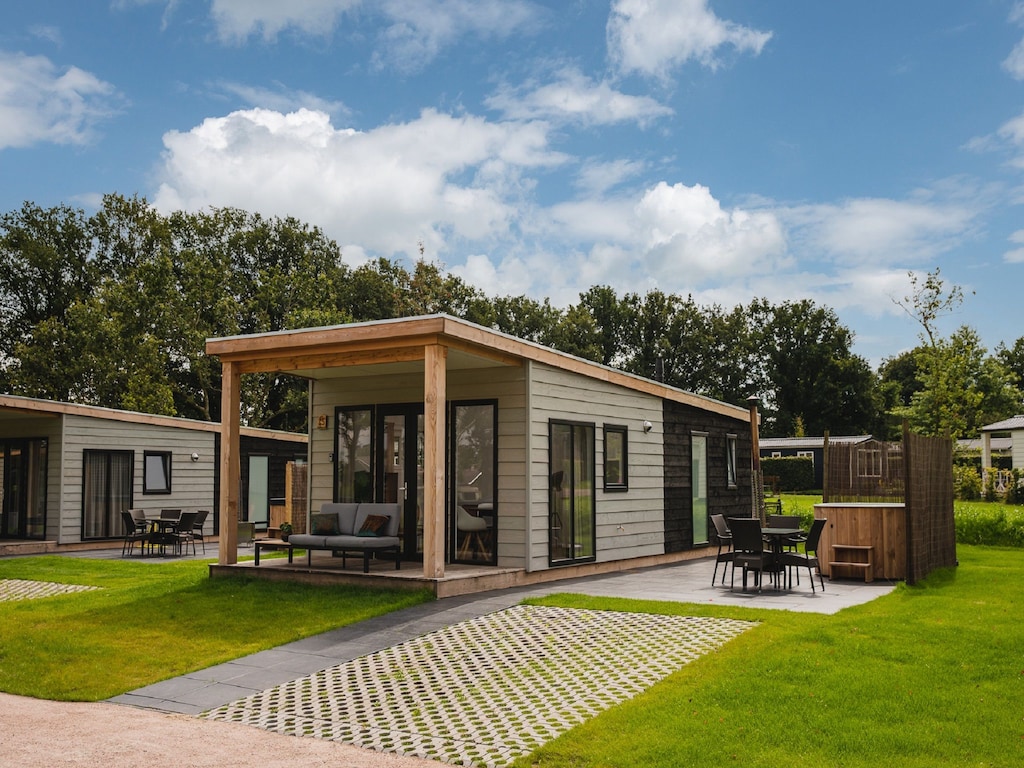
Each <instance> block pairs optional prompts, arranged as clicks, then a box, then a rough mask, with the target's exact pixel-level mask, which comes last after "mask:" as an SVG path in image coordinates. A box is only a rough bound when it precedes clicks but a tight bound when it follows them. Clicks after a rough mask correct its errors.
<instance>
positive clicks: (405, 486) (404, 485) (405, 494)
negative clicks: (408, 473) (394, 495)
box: [402, 483, 409, 501]
mask: <svg viewBox="0 0 1024 768" xmlns="http://www.w3.org/2000/svg"><path fill="white" fill-rule="evenodd" d="M408 500H409V483H402V501H408Z"/></svg>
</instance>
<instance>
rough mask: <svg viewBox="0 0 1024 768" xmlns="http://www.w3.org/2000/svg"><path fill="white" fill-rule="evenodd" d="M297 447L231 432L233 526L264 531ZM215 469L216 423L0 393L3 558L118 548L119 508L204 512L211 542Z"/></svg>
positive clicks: (290, 441)
mask: <svg viewBox="0 0 1024 768" xmlns="http://www.w3.org/2000/svg"><path fill="white" fill-rule="evenodd" d="M306 443H307V437H306V435H296V434H290V433H287V432H278V431H272V430H262V429H243V430H240V433H239V436H238V441H237V443H236V446H235V450H240V451H241V453H240V454H235V455H236V456H239V458H238V459H237V463H238V467H237V468H236V470H235V472H236V477H237V481H236V482H235V483H233V484H232V487H235V488H237V489H241V491H240V492H241V505H240V507H239V511H240V512H241V519H242V520H251V521H253V522H254V523H255V524H256V526H257V527H264V528H265V527H266V526H267V525H268V513H269V506H270V500H271V499H272V498H274V497H279V496H284V477H285V466H286V465H287V464H288V463H293V464H294V463H298V464H299V465H302V466H304V465H305V461H306ZM220 467H221V462H220V425H219V424H214V423H211V422H206V421H195V420H191V419H179V418H172V417H168V416H154V415H152V414H145V413H135V412H132V411H121V410H115V409H111V408H97V407H93V406H85V405H75V404H72V403H59V402H53V401H50V400H36V399H33V398H27V397H16V396H13V395H0V483H2V484H0V499H2V504H0V539H2V540H3V541H4V542H12V544H11V545H10V547H9V548H10V549H11V551H12V552H28V551H48V550H53V549H55V548H57V547H58V546H61V545H68V546H71V547H88V546H103V545H104V544H107V543H110V542H111V541H117V542H118V543H119V542H120V541H121V538H122V537H123V535H124V531H123V528H122V524H121V511H122V510H124V509H147V510H154V511H156V510H159V509H162V508H179V509H184V508H189V509H209V510H212V511H213V512H214V514H213V515H211V517H210V518H209V519H208V521H207V524H206V525H207V533H213V534H216V533H217V532H218V531H219V519H218V515H217V514H216V511H217V500H218V498H219V496H220V485H221V475H220ZM236 528H237V526H236ZM235 535H236V536H237V530H236V531H235ZM32 543H37V544H38V546H37V547H35V549H34V550H33V548H32V546H31V544H32ZM0 551H6V549H4V548H0Z"/></svg>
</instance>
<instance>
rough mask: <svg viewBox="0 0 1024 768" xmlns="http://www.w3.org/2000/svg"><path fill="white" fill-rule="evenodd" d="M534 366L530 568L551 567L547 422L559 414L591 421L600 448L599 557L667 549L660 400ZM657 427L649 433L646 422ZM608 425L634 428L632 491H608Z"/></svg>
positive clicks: (605, 558) (630, 433) (600, 559)
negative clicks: (549, 562)
mask: <svg viewBox="0 0 1024 768" xmlns="http://www.w3.org/2000/svg"><path fill="white" fill-rule="evenodd" d="M529 370H530V449H531V450H530V458H531V464H530V472H531V476H532V477H531V481H532V482H531V486H532V489H533V490H532V495H531V499H530V501H531V504H530V526H531V531H530V536H529V541H530V545H531V549H530V553H529V554H530V559H529V570H543V569H546V568H548V567H549V566H548V489H549V487H550V480H549V476H548V475H549V472H550V468H549V464H548V425H549V423H550V421H551V420H552V419H557V420H565V421H575V422H584V423H592V424H593V425H594V443H595V445H594V449H595V459H596V461H595V464H596V467H595V469H596V477H595V486H596V492H595V499H594V501H595V512H596V522H597V561H598V562H604V561H609V560H622V559H626V558H631V557H642V556H645V555H655V554H661V553H663V552H664V551H665V549H664V534H663V518H664V514H663V504H664V501H663V493H662V485H663V482H664V473H663V466H664V463H663V461H662V449H661V439H662V431H661V417H662V405H661V400H660V399H659V398H657V397H651V396H649V395H644V394H641V393H639V392H636V391H634V390H630V389H627V388H625V387H621V386H616V385H614V384H609V383H607V382H603V381H599V380H597V379H591V378H587V377H584V376H580V375H576V374H573V373H570V372H567V371H564V370H560V369H558V368H552V367H550V366H547V365H542V364H540V363H535V364H532V365H531V366H530V367H529ZM644 420H648V421H650V422H652V424H653V425H654V426H653V428H652V430H651V431H650V432H649V433H645V432H644V431H643V422H644ZM605 424H611V425H618V426H625V427H626V428H627V431H628V446H629V447H628V450H629V455H628V461H629V465H628V470H629V490H628V491H625V492H613V493H605V492H604V490H603V485H604V462H603V457H604V444H603V441H604V434H603V426H604V425H605Z"/></svg>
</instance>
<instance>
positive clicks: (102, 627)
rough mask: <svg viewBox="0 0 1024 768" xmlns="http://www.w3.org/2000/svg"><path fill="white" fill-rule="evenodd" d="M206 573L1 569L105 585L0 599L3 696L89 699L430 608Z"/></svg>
mask: <svg viewBox="0 0 1024 768" xmlns="http://www.w3.org/2000/svg"><path fill="white" fill-rule="evenodd" d="M208 573H209V571H208V567H207V564H206V563H204V562H197V561H182V562H176V563H161V564H153V563H139V562H127V561H110V560H88V559H84V558H81V559H80V558H74V557H59V556H46V557H30V558H12V559H6V560H0V579H30V580H37V581H52V582H58V583H63V584H83V585H94V586H98V587H101V588H102V589H99V590H96V591H92V592H82V593H77V594H71V595H64V596H58V597H47V598H42V599H36V600H21V601H12V602H0V691H4V692H6V693H14V694H20V695H24V696H34V697H36V698H42V699H55V700H66V701H96V700H100V699H105V698H108V697H111V696H114V695H117V694H119V693H124V692H125V691H130V690H133V689H135V688H139V687H142V686H144V685H148V684H150V683H154V682H157V681H159V680H163V679H166V678H169V677H174V676H177V675H181V674H184V673H186V672H191V671H194V670H197V669H203V668H205V667H208V666H210V665H212V664H218V663H221V662H225V661H229V660H231V659H235V658H238V657H240V656H244V655H247V654H250V653H255V652H257V651H261V650H265V649H267V648H272V647H274V646H277V645H281V644H282V643H287V642H291V641H293V640H298V639H300V638H303V637H308V636H310V635H314V634H317V633H319V632H324V631H326V630H329V629H334V628H335V627H340V626H344V625H346V624H352V623H355V622H357V621H362V620H363V619H367V618H370V617H372V616H377V615H380V614H384V613H388V612H390V611H394V610H397V609H399V608H403V607H406V606H409V605H414V604H416V603H420V602H424V601H426V600H430V599H432V596H431V595H430V593H428V592H425V591H424V592H409V591H398V590H396V591H390V590H388V591H385V590H369V589H362V588H355V587H322V586H308V585H301V584H288V583H273V582H265V581H259V580H250V579H245V578H241V577H239V578H217V579H211V578H210V577H209V575H208Z"/></svg>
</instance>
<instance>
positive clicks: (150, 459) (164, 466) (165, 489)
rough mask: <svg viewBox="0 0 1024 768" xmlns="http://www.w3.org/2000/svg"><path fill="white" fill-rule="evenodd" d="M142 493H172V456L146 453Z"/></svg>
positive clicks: (143, 464) (153, 452)
mask: <svg viewBox="0 0 1024 768" xmlns="http://www.w3.org/2000/svg"><path fill="white" fill-rule="evenodd" d="M142 492H143V493H170V492H171V454H170V453H165V452H162V451H161V452H158V451H146V452H145V454H144V456H143V463H142Z"/></svg>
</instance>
